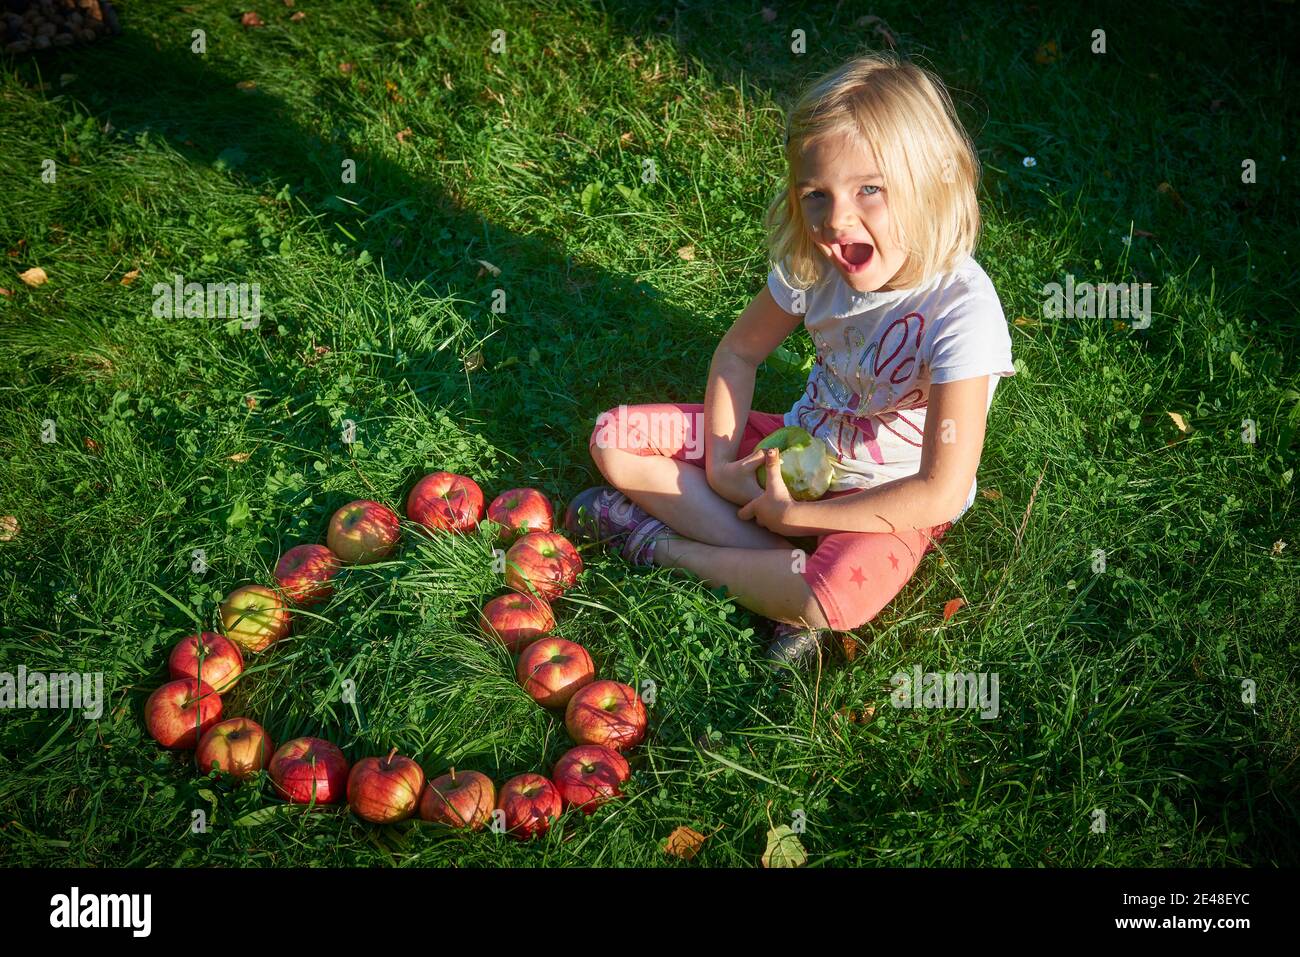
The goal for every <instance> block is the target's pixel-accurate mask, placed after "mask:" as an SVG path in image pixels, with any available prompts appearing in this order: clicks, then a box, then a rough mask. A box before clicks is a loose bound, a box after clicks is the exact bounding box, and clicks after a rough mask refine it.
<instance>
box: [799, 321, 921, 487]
mask: <svg viewBox="0 0 1300 957" xmlns="http://www.w3.org/2000/svg"><path fill="white" fill-rule="evenodd" d="M924 331H925V316H923V315H922V314H921V313H919V312H910V313H908V314H907V315H905V316H901V317H899V318H896V319H894V320H893V321H892V322H891V323H889V325H888V326H886V327H885V330H884V332H882V333H881V335H880V337H879V338H878V339H876V340H875V341H873V342H870V343H868V342H867V338H866V336H865V335H864V334H863V332H862V330H861V329H860V328H859V327H858V326H856V325H853V324H849V325H848V326H846V327H845V328H844V330H843V338H844V347H843V351H842V352H841V353H839V354H838V356H839V358H838V361H837V353H836V352H835V350H834V349H833V347H832V346H831V345H830V343H829V341H828V340H827V339H826V337H825V336H823V335H821V334H820V332H818V331H813V340H814V342H815V343H816V345H817V361H816V363H815V364H814V368H813V373H812V375H810V376H809V378H808V385H807V387H806V389H805V401H804V402H802V403H801V404H800V407H799V409H798V413H797V420H798V422H799V424H800V425H801V426H802V427H803V428H805V429H807V430H808V431H809V432H811V433H813V434H814V435H817V434H821V435H822V436H823V438H826V439H828V441H829V442H830V444H831V446H832V451H833V452H834V453H835V457H836V459H837V460H838V461H840V462H841V463H842V462H843V461H844V460H845V459H855V460H857V461H871V462H875V463H876V464H878V465H883V464H884V463H885V456H884V452H883V451H882V449H881V447H880V433H881V430H884V431H887V432H888V433H890V434H892V435H894V436H895V437H896V438H897V439H898V440H899V441H902V442H905V443H907V444H908V445H912V446H915V447H916V448H920V447H921V438H922V433H923V429H924V415H921V416H908V415H904V414H903V413H904V410H913V409H924V408H925V406H926V393H925V392H924V390H922V389H921V388H920V387H919V386H913V387H912V388H911V389H910V390H909V391H908V392H907V393H906V394H904V395H903V396H901V397H898V396H897V395H896V393H897V386H900V385H903V384H905V383H906V382H908V380H909V379H912V378H913V377H914V375H919V374H920V373H922V372H924V363H922V364H921V366H920V367H919V368H918V367H917V354H918V353H919V351H920V347H921V336H922V335H923V333H924ZM909 346H910V347H911V348H910V350H909ZM873 407H874V408H877V411H876V412H874V413H867V414H864V415H854V414H853V413H854V412H856V411H857V410H858V409H871V408H873ZM819 430H824V431H821V432H819Z"/></svg>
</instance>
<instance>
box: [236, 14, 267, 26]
mask: <svg viewBox="0 0 1300 957" xmlns="http://www.w3.org/2000/svg"><path fill="white" fill-rule="evenodd" d="M239 22H240V23H242V24H243V25H244V26H246V27H262V26H266V24H264V23H263V22H262V18H261V17H259V16H258V15H257V13H256V12H254V11H252V10H249V11H248V12H247V13H245V14H244V15H243V16H242V17H240V18H239Z"/></svg>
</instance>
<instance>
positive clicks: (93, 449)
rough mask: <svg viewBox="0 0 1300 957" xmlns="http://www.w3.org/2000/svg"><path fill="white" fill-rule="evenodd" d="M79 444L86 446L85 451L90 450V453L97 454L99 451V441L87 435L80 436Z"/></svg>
mask: <svg viewBox="0 0 1300 957" xmlns="http://www.w3.org/2000/svg"><path fill="white" fill-rule="evenodd" d="M81 444H82V445H84V446H85V447H86V451H87V452H90V453H91V454H92V455H98V454H99V452H100V446H99V443H98V442H96V441H95V440H94V439H92V438H91V437H90V436H88V435H85V436H82V438H81Z"/></svg>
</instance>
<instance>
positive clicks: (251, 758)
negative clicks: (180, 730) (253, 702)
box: [194, 718, 275, 781]
mask: <svg viewBox="0 0 1300 957" xmlns="http://www.w3.org/2000/svg"><path fill="white" fill-rule="evenodd" d="M274 753H275V745H274V744H272V743H271V736H270V735H269V734H267V733H266V731H265V730H264V729H263V728H262V726H261V725H260V724H258V723H257V722H256V721H254V720H253V719H251V718H227V719H226V720H225V721H218V722H217V723H216V724H214V725H213V726H212V727H211V728H209V729H208V733H207V734H205V735H204V736H203V738H202V740H200V741H199V749H198V751H197V752H196V753H195V755H194V759H195V760H196V761H197V762H198V765H199V770H200V771H202V772H203V773H204V774H207V773H208V772H209V771H211V770H212V769H213V768H217V769H219V770H221V771H225V772H226V773H227V774H233V775H234V776H235V777H237V778H239V779H240V780H241V781H246V780H248V779H249V778H251V777H252V776H253V775H255V774H257V772H258V771H261V770H262V769H263V768H264V767H266V766H267V765H268V764H269V763H270V761H271V755H272V754H274Z"/></svg>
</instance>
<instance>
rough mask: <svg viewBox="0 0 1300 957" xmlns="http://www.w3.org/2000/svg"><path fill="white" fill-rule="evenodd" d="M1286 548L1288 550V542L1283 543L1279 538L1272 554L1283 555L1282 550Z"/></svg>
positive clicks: (1274, 544)
mask: <svg viewBox="0 0 1300 957" xmlns="http://www.w3.org/2000/svg"><path fill="white" fill-rule="evenodd" d="M1284 548H1286V542H1284V541H1282V539H1280V538H1279V539H1278V540H1277V541H1276V542H1274V543H1273V551H1272V552H1270V554H1272V555H1281V554H1282V549H1284Z"/></svg>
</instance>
